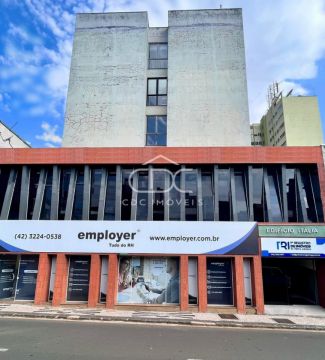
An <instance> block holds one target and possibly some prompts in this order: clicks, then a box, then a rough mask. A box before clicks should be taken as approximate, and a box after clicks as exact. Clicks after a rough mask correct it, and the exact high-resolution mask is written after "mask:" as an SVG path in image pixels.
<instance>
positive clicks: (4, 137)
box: [0, 121, 30, 148]
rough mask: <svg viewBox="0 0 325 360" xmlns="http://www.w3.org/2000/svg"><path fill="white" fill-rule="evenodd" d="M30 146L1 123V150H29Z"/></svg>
mask: <svg viewBox="0 0 325 360" xmlns="http://www.w3.org/2000/svg"><path fill="white" fill-rule="evenodd" d="M29 147H30V145H29V144H28V143H27V142H26V141H25V140H23V139H22V138H21V137H19V136H18V135H17V134H16V133H15V132H13V131H12V130H11V129H10V128H8V127H7V125H5V124H4V123H3V122H2V121H0V148H29Z"/></svg>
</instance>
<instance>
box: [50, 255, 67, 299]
mask: <svg viewBox="0 0 325 360" xmlns="http://www.w3.org/2000/svg"><path fill="white" fill-rule="evenodd" d="M68 265H69V262H68V257H67V256H66V254H57V258H56V274H55V281H54V292H53V300H52V305H53V306H60V305H61V304H63V303H65V301H66V293H67V283H68V271H69V269H68Z"/></svg>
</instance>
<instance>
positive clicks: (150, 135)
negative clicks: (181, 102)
mask: <svg viewBox="0 0 325 360" xmlns="http://www.w3.org/2000/svg"><path fill="white" fill-rule="evenodd" d="M166 143H167V116H158V115H151V116H147V135H146V145H147V146H166Z"/></svg>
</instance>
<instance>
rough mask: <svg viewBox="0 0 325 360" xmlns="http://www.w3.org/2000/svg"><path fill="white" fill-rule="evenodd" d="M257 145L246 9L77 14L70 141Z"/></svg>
mask: <svg viewBox="0 0 325 360" xmlns="http://www.w3.org/2000/svg"><path fill="white" fill-rule="evenodd" d="M146 145H147V146H157V145H160V146H202V147H204V146H246V145H250V133H249V117H248V99H247V86H246V66H245V48H244V39H243V24H242V12H241V9H222V10H190V11H169V13H168V28H150V27H149V26H148V16H147V13H146V12H137V13H107V14H78V15H77V21H76V32H75V38H74V44H73V54H72V61H71V72H70V82H69V90H68V96H67V107H66V116H65V127H64V136H63V146H64V147H74V146H75V147H80V146H81V147H82V146H85V147H125V146H128V147H142V146H146Z"/></svg>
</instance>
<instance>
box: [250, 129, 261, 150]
mask: <svg viewBox="0 0 325 360" xmlns="http://www.w3.org/2000/svg"><path fill="white" fill-rule="evenodd" d="M250 127H251V145H252V146H261V145H264V139H263V133H262V130H261V124H251V125H250Z"/></svg>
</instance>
